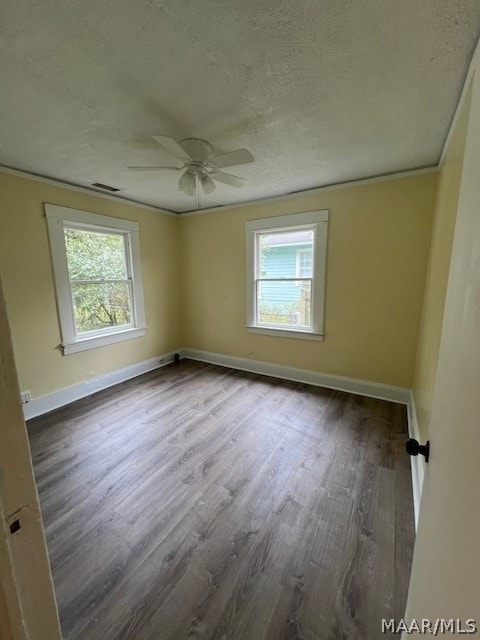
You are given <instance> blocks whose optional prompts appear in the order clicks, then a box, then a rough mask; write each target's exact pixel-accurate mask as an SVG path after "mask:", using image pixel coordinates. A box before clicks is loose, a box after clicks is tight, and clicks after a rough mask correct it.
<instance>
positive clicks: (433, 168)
mask: <svg viewBox="0 0 480 640" xmlns="http://www.w3.org/2000/svg"><path fill="white" fill-rule="evenodd" d="M437 171H438V165H437V164H432V165H426V166H425V167H418V168H416V169H405V170H403V171H393V172H392V173H381V174H379V175H376V176H371V177H369V178H358V180H347V181H345V182H333V183H332V184H326V185H325V186H323V187H314V188H313V189H304V190H303V191H294V192H292V193H284V194H282V195H280V196H270V197H267V198H258V199H256V200H246V201H245V202H237V203H235V204H222V205H218V206H217V207H209V208H206V209H198V210H192V211H179V212H178V214H177V215H178V216H179V217H188V216H198V215H201V214H203V213H216V212H218V211H227V210H228V211H230V209H238V208H240V207H248V206H251V205H259V204H266V203H268V202H281V201H283V200H294V199H296V198H303V197H304V196H309V195H315V194H316V193H323V192H324V191H335V190H338V189H347V188H350V187H361V186H363V185H367V184H374V183H375V182H385V181H387V180H398V179H400V178H410V177H412V176H420V175H423V174H425V173H435V172H437Z"/></svg>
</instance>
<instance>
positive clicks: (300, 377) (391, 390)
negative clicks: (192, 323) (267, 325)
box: [180, 348, 410, 405]
mask: <svg viewBox="0 0 480 640" xmlns="http://www.w3.org/2000/svg"><path fill="white" fill-rule="evenodd" d="M180 355H181V357H182V358H188V359H189V360H199V361H201V362H209V363H210V364H217V365H219V366H221V367H229V368H231V369H239V370H240V371H251V372H252V373H259V374H261V375H265V376H271V377H273V378H281V379H283V380H292V381H293V382H304V383H305V384H311V385H314V386H316V387H325V388H327V389H335V390H337V391H346V392H347V393H354V394H357V395H360V396H367V397H369V398H378V399H380V400H388V401H390V402H398V403H400V404H405V405H407V404H408V402H409V399H410V389H406V388H404V387H394V386H391V385H388V384H381V383H379V382H369V381H368V380H358V379H356V378H346V377H343V376H336V375H331V374H328V373H320V372H319V371H311V370H308V369H297V368H295V367H288V366H285V365H281V364H272V363H270V362H262V361H259V360H248V359H246V358H237V357H236V356H227V355H224V354H221V353H212V352H210V351H200V350H199V349H185V348H184V349H181V350H180Z"/></svg>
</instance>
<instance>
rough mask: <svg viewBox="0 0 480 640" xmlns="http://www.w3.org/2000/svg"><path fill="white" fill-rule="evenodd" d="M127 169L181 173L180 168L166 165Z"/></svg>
mask: <svg viewBox="0 0 480 640" xmlns="http://www.w3.org/2000/svg"><path fill="white" fill-rule="evenodd" d="M127 169H128V170H129V171H171V170H172V169H173V170H174V171H179V170H180V169H179V167H166V166H165V165H158V166H155V165H152V166H149V167H148V166H147V167H127Z"/></svg>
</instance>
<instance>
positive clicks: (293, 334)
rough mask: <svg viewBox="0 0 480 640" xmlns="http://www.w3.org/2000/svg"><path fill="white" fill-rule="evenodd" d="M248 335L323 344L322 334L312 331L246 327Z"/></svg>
mask: <svg viewBox="0 0 480 640" xmlns="http://www.w3.org/2000/svg"><path fill="white" fill-rule="evenodd" d="M246 329H247V332H248V333H259V334H262V335H264V336H276V337H277V338H297V339H300V340H317V341H319V342H323V339H324V334H323V333H314V332H313V331H297V330H296V329H277V328H272V327H258V326H250V325H246Z"/></svg>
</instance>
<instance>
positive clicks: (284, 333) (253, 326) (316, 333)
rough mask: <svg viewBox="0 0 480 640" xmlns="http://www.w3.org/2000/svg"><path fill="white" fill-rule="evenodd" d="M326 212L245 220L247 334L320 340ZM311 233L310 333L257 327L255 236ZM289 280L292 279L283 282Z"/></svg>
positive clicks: (325, 246)
mask: <svg viewBox="0 0 480 640" xmlns="http://www.w3.org/2000/svg"><path fill="white" fill-rule="evenodd" d="M328 218H329V211H328V209H323V210H321V211H308V212H306V213H294V214H289V215H285V216H275V217H272V218H262V219H259V220H247V221H246V222H245V235H246V267H247V268H246V293H247V301H246V302H247V305H246V306H247V323H246V329H247V332H248V333H258V334H263V335H269V336H278V337H284V338H302V339H304V340H323V339H324V335H325V334H324V310H325V275H326V273H325V270H326V258H327V232H328ZM302 229H313V230H314V232H315V233H314V244H313V273H312V289H311V296H312V318H311V320H312V325H311V329H307V330H306V329H302V328H300V329H295V328H293V327H288V328H285V329H284V328H282V327H280V326H278V325H264V324H262V325H259V324H257V323H256V318H257V292H256V287H257V264H256V260H257V242H258V236H259V235H261V234H262V233H265V232H271V233H275V232H280V231H290V232H293V231H296V230H298V231H300V230H302ZM286 279H287V280H292V278H286Z"/></svg>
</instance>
